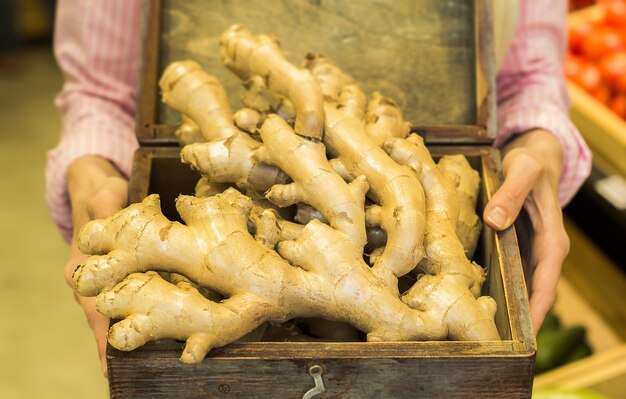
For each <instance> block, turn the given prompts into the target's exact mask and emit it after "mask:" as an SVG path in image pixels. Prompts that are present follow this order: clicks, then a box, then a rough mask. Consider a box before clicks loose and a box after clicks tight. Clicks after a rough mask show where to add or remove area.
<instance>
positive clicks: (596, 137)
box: [567, 83, 626, 176]
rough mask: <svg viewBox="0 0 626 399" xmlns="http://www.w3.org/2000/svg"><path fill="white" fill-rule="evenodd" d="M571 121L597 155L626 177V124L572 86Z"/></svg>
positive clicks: (570, 87) (570, 88)
mask: <svg viewBox="0 0 626 399" xmlns="http://www.w3.org/2000/svg"><path fill="white" fill-rule="evenodd" d="M567 86H568V89H569V92H570V97H571V99H572V110H571V111H570V116H571V118H572V121H573V122H574V124H575V125H576V127H577V128H578V130H580V132H581V134H582V135H583V137H584V138H585V141H586V142H587V144H588V145H589V147H591V150H592V151H593V153H594V155H595V154H597V155H599V156H600V157H602V158H603V159H605V160H606V161H608V162H609V163H610V164H611V165H612V166H613V167H615V168H616V169H617V170H619V171H620V173H621V174H622V176H626V122H625V121H624V120H622V119H621V118H620V117H619V116H617V115H616V114H614V113H613V112H612V111H611V110H610V109H609V108H607V107H606V106H605V105H603V104H602V103H600V102H599V101H597V100H596V99H594V98H593V97H591V96H590V95H589V94H587V93H586V92H585V91H583V90H582V89H581V88H579V87H578V86H576V85H575V84H573V83H568V85H567Z"/></svg>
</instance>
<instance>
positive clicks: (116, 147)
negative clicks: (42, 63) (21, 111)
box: [46, 0, 591, 242]
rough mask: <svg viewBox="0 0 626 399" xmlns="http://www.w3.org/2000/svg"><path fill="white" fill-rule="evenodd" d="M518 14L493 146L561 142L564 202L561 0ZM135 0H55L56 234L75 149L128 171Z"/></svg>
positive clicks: (50, 185) (580, 169)
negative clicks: (516, 138) (530, 137)
mask: <svg viewBox="0 0 626 399" xmlns="http://www.w3.org/2000/svg"><path fill="white" fill-rule="evenodd" d="M520 3H521V10H520V21H519V24H518V27H517V32H516V34H515V38H514V40H513V43H512V44H511V47H510V50H509V53H508V55H507V57H506V59H505V61H504V65H503V67H502V70H501V72H500V74H499V76H498V105H499V109H498V125H499V133H498V138H497V140H496V143H495V145H496V146H499V145H502V144H503V143H504V142H506V141H507V140H508V139H509V138H510V137H511V136H513V135H515V134H517V133H520V132H524V131H527V130H529V129H532V128H543V129H546V130H548V131H550V132H552V133H554V134H555V135H556V136H557V137H558V138H559V139H560V141H561V143H562V144H563V148H564V153H565V156H564V165H563V171H562V176H561V180H560V184H559V200H560V201H561V204H565V203H567V202H568V201H569V200H570V199H571V197H572V196H573V195H574V193H575V192H576V191H577V190H578V188H579V187H580V185H581V184H582V182H583V180H584V179H585V178H586V177H587V176H588V174H589V171H590V167H591V156H590V152H589V149H588V148H587V146H586V145H585V143H584V141H583V139H582V138H581V136H580V134H579V133H578V132H577V130H576V128H575V127H574V126H573V125H572V123H571V122H570V120H569V119H568V116H567V111H568V108H569V99H568V95H567V92H566V87H565V84H564V78H563V74H562V71H561V61H562V59H563V56H564V54H565V28H566V25H565V13H566V7H567V5H566V2H565V1H554V0H524V1H521V2H520ZM139 26H140V0H107V1H102V0H61V1H59V2H58V9H57V21H56V31H55V43H54V44H55V55H56V57H57V61H58V63H59V66H60V68H61V70H62V71H63V73H64V74H65V78H66V81H65V85H64V86H63V90H62V91H61V93H60V94H59V95H58V96H57V98H56V105H57V107H58V108H59V111H60V113H61V117H62V133H61V140H60V142H59V144H58V145H57V146H56V147H55V148H54V149H53V150H51V151H50V152H49V153H48V163H47V167H46V181H47V192H46V199H47V202H48V207H49V209H50V214H51V216H52V219H53V220H54V222H55V223H56V224H57V226H58V228H59V230H60V231H61V234H62V235H63V237H64V238H65V239H66V240H67V241H68V242H69V240H70V239H71V237H72V223H71V208H70V202H69V197H68V191H67V181H66V171H67V168H68V166H69V164H70V163H71V162H72V161H73V160H75V159H76V158H78V157H80V156H83V155H89V154H91V155H99V156H102V157H104V158H107V159H109V160H110V161H111V162H113V163H114V164H115V165H116V166H117V168H118V169H119V170H120V171H121V172H122V173H123V174H124V175H126V176H128V175H129V174H130V169H131V163H132V155H133V152H134V151H135V149H136V148H137V140H136V137H135V131H134V127H135V126H134V125H135V119H134V114H135V109H136V104H135V86H136V81H137V70H138V63H139V55H138V54H139V36H140V33H139V30H140V29H139Z"/></svg>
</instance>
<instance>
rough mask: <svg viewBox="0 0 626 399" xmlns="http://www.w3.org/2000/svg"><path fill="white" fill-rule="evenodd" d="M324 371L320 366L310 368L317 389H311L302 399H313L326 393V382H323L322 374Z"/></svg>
mask: <svg viewBox="0 0 626 399" xmlns="http://www.w3.org/2000/svg"><path fill="white" fill-rule="evenodd" d="M323 372H324V369H323V368H322V366H320V365H317V364H315V365H313V366H311V367H309V374H310V375H311V377H313V382H314V383H315V387H313V388H311V389H309V390H308V391H307V392H306V393H305V394H304V396H303V397H302V399H311V398H312V397H314V396H317V395H319V394H321V393H324V392H326V387H325V386H324V380H322V373H323Z"/></svg>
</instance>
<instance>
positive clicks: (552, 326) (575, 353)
mask: <svg viewBox="0 0 626 399" xmlns="http://www.w3.org/2000/svg"><path fill="white" fill-rule="evenodd" d="M586 335H587V331H586V329H585V328H584V327H583V326H580V325H576V326H571V327H567V328H565V327H563V326H561V323H560V320H559V318H558V316H556V315H555V314H554V313H553V312H552V311H550V312H548V314H547V315H546V318H545V320H544V322H543V324H542V326H541V328H540V329H539V332H538V333H537V356H536V357H535V372H536V373H537V374H540V373H543V372H545V371H548V370H552V369H554V368H556V367H559V366H562V365H564V364H567V363H571V362H574V361H576V360H579V359H583V358H585V357H587V356H589V355H591V348H590V347H589V344H588V343H587V340H586Z"/></svg>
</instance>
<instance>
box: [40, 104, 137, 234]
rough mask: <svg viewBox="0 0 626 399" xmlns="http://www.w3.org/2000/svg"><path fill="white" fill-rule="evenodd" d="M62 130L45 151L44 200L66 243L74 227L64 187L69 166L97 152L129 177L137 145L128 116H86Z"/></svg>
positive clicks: (65, 187) (103, 114) (132, 123)
mask: <svg viewBox="0 0 626 399" xmlns="http://www.w3.org/2000/svg"><path fill="white" fill-rule="evenodd" d="M64 130H65V132H64V134H63V138H62V140H61V142H60V143H59V144H58V145H57V146H56V147H55V148H54V149H52V150H51V151H49V152H48V154H47V165H46V201H47V203H48V210H49V212H50V216H51V217H52V220H53V221H54V223H55V224H56V226H57V228H58V229H59V231H60V233H61V235H62V237H63V238H64V239H65V241H67V242H68V243H69V242H70V241H71V239H72V233H73V228H72V209H71V205H70V199H69V194H68V190H67V176H66V174H67V168H68V166H69V165H70V164H71V163H72V162H73V161H74V160H75V159H77V158H79V157H81V156H85V155H97V156H101V157H103V158H105V159H107V160H109V161H110V162H112V163H113V165H115V166H116V167H117V169H118V170H119V171H120V172H121V173H122V174H123V175H124V176H125V177H128V176H129V175H130V170H131V167H132V159H133V154H134V152H135V150H136V149H137V147H138V144H137V139H136V136H135V133H134V120H132V117H130V116H125V118H124V119H115V118H112V117H111V116H110V115H108V114H105V113H98V114H91V115H86V116H84V117H81V118H78V120H77V121H76V122H75V123H74V124H73V125H71V126H67V127H65V129H64Z"/></svg>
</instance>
